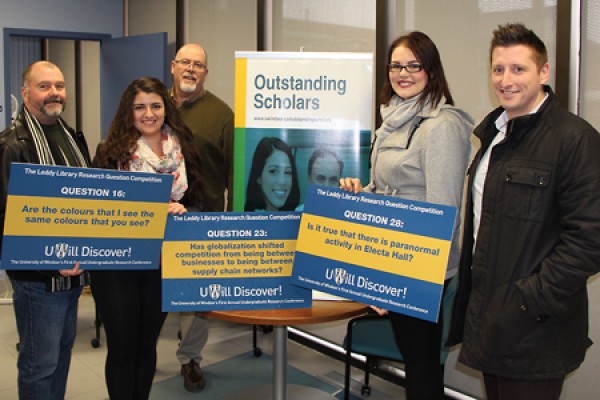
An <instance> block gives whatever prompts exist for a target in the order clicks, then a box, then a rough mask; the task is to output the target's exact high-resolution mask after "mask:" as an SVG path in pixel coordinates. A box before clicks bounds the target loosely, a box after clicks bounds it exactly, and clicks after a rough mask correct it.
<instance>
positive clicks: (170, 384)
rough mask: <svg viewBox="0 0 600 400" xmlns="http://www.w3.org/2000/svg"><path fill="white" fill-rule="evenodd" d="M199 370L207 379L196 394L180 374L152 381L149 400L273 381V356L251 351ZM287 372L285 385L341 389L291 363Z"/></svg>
mask: <svg viewBox="0 0 600 400" xmlns="http://www.w3.org/2000/svg"><path fill="white" fill-rule="evenodd" d="M202 370H203V371H204V374H205V375H206V379H207V383H206V388H205V389H204V390H202V391H200V392H197V393H190V392H187V391H186V390H185V389H184V388H183V377H182V376H180V375H179V376H175V377H173V378H170V379H166V380H164V381H161V382H158V383H155V384H154V385H153V386H152V392H151V393H150V400H167V399H169V400H171V399H202V400H217V399H219V400H220V399H222V398H223V397H225V396H227V394H229V393H232V392H235V391H237V390H240V389H243V388H245V387H252V386H256V385H263V384H270V383H272V376H273V364H272V358H271V357H270V356H269V355H267V354H263V355H262V356H261V357H254V354H253V353H252V352H248V353H244V354H241V355H239V356H236V357H232V358H230V359H227V360H224V361H221V362H218V363H216V364H212V365H208V366H206V367H203V368H202ZM287 373H288V374H287V375H288V384H297V385H303V386H309V387H313V388H316V389H319V390H321V391H323V392H326V393H331V394H332V395H333V394H335V393H336V392H339V390H340V389H339V388H337V387H335V386H332V385H331V384H329V383H327V382H325V381H323V380H320V379H319V378H316V377H314V376H312V375H309V374H307V373H305V372H303V371H300V370H299V369H296V368H294V367H292V366H290V365H288V368H287ZM332 398H333V397H332Z"/></svg>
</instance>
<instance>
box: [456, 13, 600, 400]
mask: <svg viewBox="0 0 600 400" xmlns="http://www.w3.org/2000/svg"><path fill="white" fill-rule="evenodd" d="M490 58H491V78H492V86H493V89H494V92H495V94H496V96H497V97H498V100H499V102H500V104H501V107H499V108H498V109H496V110H495V111H493V112H491V113H490V114H489V115H488V116H487V117H486V118H485V119H484V120H483V121H482V122H481V124H480V125H479V126H478V127H477V128H476V129H475V135H476V136H477V137H478V138H479V139H480V140H481V149H480V151H479V153H478V154H477V156H476V158H475V161H474V163H473V165H472V166H471V167H470V169H469V172H468V175H469V181H468V188H469V193H468V197H467V201H468V206H467V209H466V221H465V233H464V239H463V248H462V250H463V254H462V257H461V264H460V272H459V274H460V283H459V289H458V293H457V298H456V302H455V309H454V314H453V321H452V327H451V333H450V338H449V341H450V344H456V343H460V342H461V341H462V343H463V344H462V348H461V352H460V358H459V361H460V362H462V363H464V364H466V365H468V366H470V367H472V368H475V369H477V370H480V371H482V372H483V376H484V383H485V390H486V393H487V398H488V399H491V400H494V399H503V400H509V399H510V400H520V399H527V400H531V399H545V400H549V399H558V398H559V397H560V393H561V390H562V386H563V382H564V379H565V376H566V375H567V374H568V373H569V372H571V371H573V370H575V369H576V368H577V367H578V366H579V365H580V364H581V363H582V362H583V359H584V357H585V352H586V349H587V348H588V347H589V346H590V345H591V344H592V343H591V340H590V339H589V338H588V298H587V288H586V284H587V280H588V278H589V277H591V276H592V275H594V274H595V273H597V272H598V271H599V270H600V157H599V155H600V135H599V134H598V132H597V131H596V130H595V129H594V128H593V127H592V126H591V125H590V124H588V123H587V122H585V121H584V120H582V119H581V118H579V117H577V116H575V115H573V114H571V113H569V112H568V111H566V110H565V109H563V108H561V107H560V106H559V105H558V102H557V99H556V97H555V95H554V93H552V90H551V89H550V88H549V87H548V86H546V85H545V84H546V83H547V81H548V79H549V65H548V57H547V52H546V48H545V45H544V43H543V42H542V41H541V40H540V39H539V38H538V37H537V36H536V35H535V33H533V32H532V31H530V30H529V29H527V28H526V27H524V26H523V25H521V24H508V25H504V26H500V27H499V28H498V29H497V30H496V31H494V37H493V40H492V44H491V50H490Z"/></svg>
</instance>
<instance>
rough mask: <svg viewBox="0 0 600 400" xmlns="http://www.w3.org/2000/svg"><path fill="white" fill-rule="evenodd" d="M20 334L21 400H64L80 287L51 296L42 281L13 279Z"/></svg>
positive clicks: (16, 315) (18, 364)
mask: <svg viewBox="0 0 600 400" xmlns="http://www.w3.org/2000/svg"><path fill="white" fill-rule="evenodd" d="M12 285H13V305H14V309H15V318H16V321H17V331H18V332H19V341H20V344H19V358H18V361H17V368H18V369H19V399H20V400H64V398H65V391H66V387H67V375H68V374H69V365H70V363H71V350H72V348H73V342H74V341H75V334H76V330H77V306H78V300H79V295H80V294H81V287H79V288H76V289H72V290H68V291H64V292H56V293H51V292H48V291H46V284H45V283H43V282H29V281H20V280H12Z"/></svg>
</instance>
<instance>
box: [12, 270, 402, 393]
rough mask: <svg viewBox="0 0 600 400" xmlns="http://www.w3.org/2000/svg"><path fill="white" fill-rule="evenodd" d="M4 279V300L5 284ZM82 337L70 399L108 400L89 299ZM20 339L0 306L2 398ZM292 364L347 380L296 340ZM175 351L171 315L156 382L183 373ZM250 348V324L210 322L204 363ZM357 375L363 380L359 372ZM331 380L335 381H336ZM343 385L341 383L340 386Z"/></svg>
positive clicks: (267, 337)
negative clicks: (95, 344) (94, 346)
mask: <svg viewBox="0 0 600 400" xmlns="http://www.w3.org/2000/svg"><path fill="white" fill-rule="evenodd" d="M5 283H6V281H2V280H0V298H1V296H2V291H3V290H4V288H3V285H4V284H5ZM79 305H80V309H79V321H78V335H77V340H76V343H75V348H74V352H73V359H72V363H71V370H70V375H69V384H68V388H67V397H66V399H67V400H104V399H107V398H108V394H107V392H106V388H105V385H104V360H105V356H106V347H105V343H104V341H103V339H104V337H103V336H102V337H101V346H100V347H99V348H96V349H94V348H92V346H91V340H92V339H93V338H94V337H95V332H94V302H93V299H92V297H91V296H90V295H82V297H81V299H80V303H79ZM271 338H272V335H271V334H262V333H259V346H260V347H261V349H262V350H263V351H264V352H265V353H266V354H271V349H272V342H271ZM17 341H18V338H17V334H16V328H15V319H14V314H13V308H12V305H10V304H0V400H13V399H17V387H16V386H17V368H16V357H17V350H16V343H17ZM288 343H289V344H288V362H289V364H290V365H293V366H294V367H296V368H298V369H300V370H303V371H305V372H308V373H310V374H312V375H314V376H317V377H321V378H323V379H325V380H329V381H330V383H336V382H332V379H333V380H335V379H336V377H337V378H340V379H341V377H342V376H343V363H342V362H340V361H337V360H334V359H332V358H330V357H327V356H323V355H322V354H320V353H317V352H315V351H313V350H311V349H308V348H306V347H304V346H301V345H299V344H297V343H295V342H292V341H288ZM176 348H177V320H176V317H174V316H173V315H169V317H168V318H167V321H166V323H165V326H164V328H163V331H162V334H161V338H160V340H159V344H158V366H157V372H156V378H155V380H156V381H158V380H163V379H167V378H170V377H173V376H175V375H177V374H178V373H179V368H180V367H179V363H178V361H177V359H176V358H175V350H176ZM251 349H252V334H251V328H250V327H249V326H244V325H239V324H233V323H227V322H221V321H216V320H212V321H211V325H210V335H209V342H208V344H207V346H206V348H205V350H204V354H203V356H204V360H203V362H202V365H203V366H204V365H208V364H212V363H215V362H219V361H221V360H223V359H227V358H229V357H232V356H234V355H237V354H241V353H244V352H248V351H250V350H251ZM354 374H355V375H353V376H356V377H360V376H361V374H360V372H359V371H354ZM332 377H333V378H332ZM339 383H341V382H339ZM371 385H372V387H373V394H372V395H371V396H370V397H369V399H370V400H383V399H392V398H393V399H404V395H403V390H402V388H400V387H398V386H396V385H394V384H391V383H389V382H386V381H382V380H380V379H378V378H376V377H373V378H372V382H371Z"/></svg>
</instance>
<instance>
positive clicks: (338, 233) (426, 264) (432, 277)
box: [296, 214, 450, 284]
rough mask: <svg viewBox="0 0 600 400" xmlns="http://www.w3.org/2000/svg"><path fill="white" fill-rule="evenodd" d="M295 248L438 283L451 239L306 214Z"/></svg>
mask: <svg viewBox="0 0 600 400" xmlns="http://www.w3.org/2000/svg"><path fill="white" fill-rule="evenodd" d="M296 250H297V251H299V252H303V253H306V254H310V255H314V256H319V257H324V258H328V259H332V260H337V261H340V262H343V263H348V264H353V265H358V266H361V267H365V268H371V269H375V270H378V271H383V272H388V273H393V274H398V275H402V276H406V277H409V278H414V279H419V280H422V281H428V282H433V283H438V284H439V283H442V282H443V281H444V277H445V274H446V266H447V263H448V254H449V251H450V242H449V241H447V240H440V239H433V238H428V237H424V236H418V235H412V234H407V233H404V232H397V231H393V230H389V229H384V228H378V227H373V226H368V225H361V224H355V223H350V222H347V221H340V220H336V219H331V218H326V217H320V216H316V215H311V214H304V215H303V216H302V222H301V225H300V231H299V233H298V245H297V247H296Z"/></svg>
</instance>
